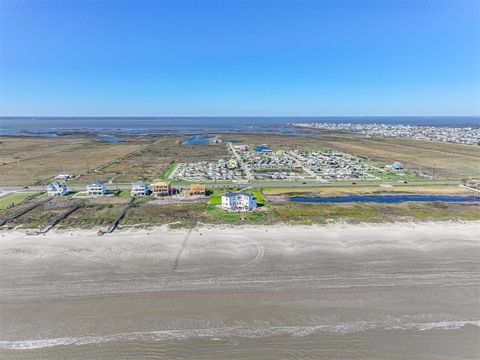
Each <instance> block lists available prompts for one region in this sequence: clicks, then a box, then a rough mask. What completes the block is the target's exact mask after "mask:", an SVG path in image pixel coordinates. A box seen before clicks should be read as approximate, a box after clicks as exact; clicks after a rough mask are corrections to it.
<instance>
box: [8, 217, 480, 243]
mask: <svg viewBox="0 0 480 360" xmlns="http://www.w3.org/2000/svg"><path fill="white" fill-rule="evenodd" d="M175 224H176V222H171V223H167V224H160V225H143V224H138V225H123V226H121V227H119V228H117V229H116V230H115V231H114V232H113V233H105V234H104V235H103V236H102V237H112V236H115V235H116V234H127V233H136V234H142V233H144V234H152V233H155V232H167V233H185V232H191V231H202V230H203V231H210V230H215V231H217V230H227V231H230V230H238V231H243V230H254V231H263V230H267V232H268V230H269V229H270V230H274V231H275V230H281V229H286V228H288V229H291V228H294V229H295V230H308V231H311V230H323V231H330V230H336V229H347V228H352V229H353V228H355V229H359V228H360V229H361V228H375V227H378V228H382V227H391V226H397V227H408V228H412V227H428V226H447V227H448V226H459V225H466V226H473V227H475V226H478V229H479V230H480V220H440V221H434V220H426V221H411V220H407V221H394V222H388V221H387V222H361V223H357V224H355V223H350V222H347V221H334V222H329V223H313V224H295V223H293V224H290V223H288V224H287V223H282V222H278V223H272V224H227V223H225V224H213V223H212V224H211V223H200V224H198V225H196V226H194V227H191V228H173V227H171V225H175ZM104 228H105V227H104V226H96V227H92V228H90V229H85V228H53V229H52V230H50V231H49V232H47V233H45V234H40V233H33V232H32V233H29V232H30V231H32V230H33V229H26V228H14V229H0V237H2V238H3V237H5V235H7V237H9V236H8V235H13V234H14V235H15V236H22V235H24V236H27V237H29V238H33V237H50V236H52V235H53V234H54V235H66V234H71V233H82V234H85V235H92V234H95V235H96V234H97V232H98V231H99V230H102V229H104ZM102 237H100V236H98V238H99V239H101V238H102Z"/></svg>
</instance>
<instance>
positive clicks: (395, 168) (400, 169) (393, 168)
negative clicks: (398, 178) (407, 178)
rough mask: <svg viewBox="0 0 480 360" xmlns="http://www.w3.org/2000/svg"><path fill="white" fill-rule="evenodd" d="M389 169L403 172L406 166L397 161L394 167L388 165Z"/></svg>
mask: <svg viewBox="0 0 480 360" xmlns="http://www.w3.org/2000/svg"><path fill="white" fill-rule="evenodd" d="M387 168H388V169H389V170H392V171H403V170H404V166H403V164H402V163H401V162H400V161H395V162H394V163H393V164H392V165H387Z"/></svg>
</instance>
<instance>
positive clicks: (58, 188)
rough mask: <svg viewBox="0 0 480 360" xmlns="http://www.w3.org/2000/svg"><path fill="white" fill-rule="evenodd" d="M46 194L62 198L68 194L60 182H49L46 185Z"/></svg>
mask: <svg viewBox="0 0 480 360" xmlns="http://www.w3.org/2000/svg"><path fill="white" fill-rule="evenodd" d="M47 194H48V196H64V195H67V194H68V188H67V185H66V184H65V183H61V182H57V181H54V182H51V183H50V184H48V185H47Z"/></svg>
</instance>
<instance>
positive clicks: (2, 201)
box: [0, 192, 40, 210]
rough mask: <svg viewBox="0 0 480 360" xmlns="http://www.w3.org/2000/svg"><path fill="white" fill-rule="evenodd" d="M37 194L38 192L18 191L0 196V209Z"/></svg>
mask: <svg viewBox="0 0 480 360" xmlns="http://www.w3.org/2000/svg"><path fill="white" fill-rule="evenodd" d="M39 194H40V193H39V192H18V193H12V194H9V195H6V196H3V197H0V210H3V209H6V208H7V207H9V206H11V205H12V204H14V205H18V204H20V203H22V202H24V201H25V200H27V199H31V198H34V197H36V196H37V195H39Z"/></svg>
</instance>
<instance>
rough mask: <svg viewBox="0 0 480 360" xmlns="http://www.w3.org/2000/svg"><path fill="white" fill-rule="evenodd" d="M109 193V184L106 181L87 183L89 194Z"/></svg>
mask: <svg viewBox="0 0 480 360" xmlns="http://www.w3.org/2000/svg"><path fill="white" fill-rule="evenodd" d="M106 193H107V184H106V183H105V181H98V180H96V181H93V182H91V183H90V184H88V185H87V195H89V196H103V195H105V194H106Z"/></svg>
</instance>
